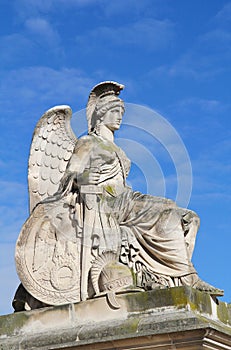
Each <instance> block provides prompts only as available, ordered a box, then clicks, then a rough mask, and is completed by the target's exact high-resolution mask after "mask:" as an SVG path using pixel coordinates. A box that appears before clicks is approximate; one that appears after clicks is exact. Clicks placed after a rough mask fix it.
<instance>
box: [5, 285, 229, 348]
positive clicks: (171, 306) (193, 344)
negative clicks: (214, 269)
mask: <svg viewBox="0 0 231 350" xmlns="http://www.w3.org/2000/svg"><path fill="white" fill-rule="evenodd" d="M117 300H118V302H119V304H120V305H121V307H120V309H118V310H114V309H112V308H111V307H110V306H109V304H108V303H107V300H106V296H102V297H100V298H96V299H92V300H88V301H86V302H82V303H78V304H68V305H63V306H59V307H49V308H43V309H38V310H33V311H27V312H19V313H15V314H11V315H6V316H1V317H0V350H6V349H7V350H9V349H11V350H19V349H20V350H24V349H25V350H27V349H28V350H32V349H36V350H38V349H39V350H48V349H50V350H51V349H54V350H58V349H65V350H70V349H72V350H74V349H77V348H78V349H115V348H116V349H129V348H131V347H133V348H134V345H135V346H136V349H147V348H150V349H154V348H155V349H166V350H167V349H171V347H172V346H175V348H181V349H200V348H201V349H202V348H204V345H205V344H207V345H206V348H207V349H226V350H227V349H230V348H231V305H230V304H226V303H224V302H220V301H218V300H217V299H213V298H212V297H210V296H209V295H208V294H206V293H201V292H199V291H196V290H195V289H192V288H190V287H178V288H170V289H164V290H154V291H150V292H136V293H127V294H120V295H117ZM186 344H187V347H186ZM173 348H174V347H173Z"/></svg>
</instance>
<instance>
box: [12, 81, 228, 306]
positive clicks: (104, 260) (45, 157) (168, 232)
mask: <svg viewBox="0 0 231 350" xmlns="http://www.w3.org/2000/svg"><path fill="white" fill-rule="evenodd" d="M122 89H123V85H121V84H118V83H116V82H108V81H106V82H102V83H100V84H98V85H96V86H95V87H94V88H93V89H92V91H91V93H90V96H89V100H88V104H87V121H88V135H87V136H84V137H82V138H80V139H78V140H77V138H76V136H75V135H74V134H73V132H72V130H71V127H70V118H71V109H70V107H68V106H57V107H54V108H52V109H50V110H48V111H47V112H46V113H45V114H44V115H43V116H42V118H41V119H40V121H39V122H38V124H37V127H36V129H35V132H34V135H33V140H32V145H31V152H30V157H29V174H28V182H29V195H30V210H31V213H30V217H29V218H28V220H27V221H26V223H25V224H24V226H23V228H22V231H21V233H20V235H19V238H18V242H17V246H16V267H17V272H18V275H19V278H20V280H21V282H22V285H21V286H20V287H19V289H18V291H17V293H16V296H15V299H14V302H13V305H14V307H15V309H16V310H20V309H23V308H24V304H25V303H27V304H28V305H29V306H28V308H36V307H41V306H44V305H60V304H66V303H70V302H71V303H72V302H80V301H84V300H86V299H89V298H93V297H97V296H100V295H103V294H106V295H107V296H108V301H109V302H110V303H111V305H112V307H115V308H116V307H117V306H118V305H117V302H116V299H115V293H122V292H128V291H134V290H140V291H142V290H151V289H155V288H169V287H174V286H182V285H187V286H192V287H193V288H196V289H198V290H201V291H204V292H207V293H209V294H211V295H216V296H220V295H223V291H222V290H219V289H217V288H215V287H212V286H211V285H209V284H207V283H206V282H203V281H202V280H201V279H200V278H199V277H198V275H197V272H196V271H195V268H194V267H193V265H192V262H191V258H192V254H193V249H194V244H195V238H196V234H197V231H198V227H199V218H198V216H197V215H196V214H195V213H194V212H192V211H190V210H188V209H182V208H179V207H177V206H176V204H175V202H173V201H171V200H169V199H166V198H160V197H154V196H150V195H144V194H141V193H139V192H134V191H133V190H132V189H131V188H130V187H128V186H127V185H126V177H127V175H128V173H129V169H130V161H129V159H128V158H127V157H126V155H125V153H124V152H123V151H122V150H121V149H120V148H119V147H118V146H117V145H116V144H115V143H114V132H115V131H116V130H118V129H119V128H120V124H121V121H122V116H123V114H124V103H123V101H122V100H121V99H120V98H119V97H118V95H119V94H120V91H121V90H122ZM23 299H24V300H23Z"/></svg>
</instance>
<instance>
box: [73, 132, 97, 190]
mask: <svg viewBox="0 0 231 350" xmlns="http://www.w3.org/2000/svg"><path fill="white" fill-rule="evenodd" d="M93 151H94V141H93V140H92V139H91V138H90V137H89V136H86V137H83V138H81V139H79V140H78V142H77V144H76V147H75V149H74V152H73V155H72V157H71V158H70V160H69V163H68V166H67V172H68V173H69V174H73V175H74V179H75V183H76V184H77V186H78V187H79V186H81V185H88V184H97V183H98V181H99V177H100V174H99V172H98V171H97V170H96V169H95V168H91V155H92V153H93Z"/></svg>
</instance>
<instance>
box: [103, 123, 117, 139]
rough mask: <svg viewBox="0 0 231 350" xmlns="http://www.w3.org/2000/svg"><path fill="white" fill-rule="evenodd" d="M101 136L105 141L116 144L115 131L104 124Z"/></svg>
mask: <svg viewBox="0 0 231 350" xmlns="http://www.w3.org/2000/svg"><path fill="white" fill-rule="evenodd" d="M99 135H100V136H101V137H102V138H103V139H105V140H108V141H111V142H114V131H112V130H110V129H108V127H106V126H105V125H103V124H102V125H100V127H99Z"/></svg>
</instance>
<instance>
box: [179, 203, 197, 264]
mask: <svg viewBox="0 0 231 350" xmlns="http://www.w3.org/2000/svg"><path fill="white" fill-rule="evenodd" d="M183 211H184V213H183V215H182V227H183V230H184V235H185V243H186V247H187V252H188V258H189V261H191V260H192V255H193V251H194V247H195V241H196V235H197V232H198V229H199V226H200V218H199V217H198V216H197V214H196V213H194V212H193V211H190V210H189V211H187V212H186V213H185V209H183Z"/></svg>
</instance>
